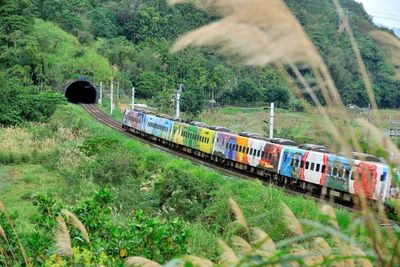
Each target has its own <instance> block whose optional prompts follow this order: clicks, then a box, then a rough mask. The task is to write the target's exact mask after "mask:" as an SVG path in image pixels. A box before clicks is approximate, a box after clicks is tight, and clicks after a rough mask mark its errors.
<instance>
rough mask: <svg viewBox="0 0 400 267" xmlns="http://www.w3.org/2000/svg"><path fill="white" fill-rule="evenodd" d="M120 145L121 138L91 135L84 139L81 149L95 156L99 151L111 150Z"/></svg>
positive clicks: (88, 154)
mask: <svg viewBox="0 0 400 267" xmlns="http://www.w3.org/2000/svg"><path fill="white" fill-rule="evenodd" d="M118 145H119V140H117V139H115V138H109V137H89V138H86V139H85V140H84V141H83V144H82V145H80V146H79V149H80V150H81V151H82V152H83V153H85V155H86V156H89V157H90V156H93V155H95V154H98V153H105V152H109V151H110V150H113V149H115V148H116V147H117V146H118Z"/></svg>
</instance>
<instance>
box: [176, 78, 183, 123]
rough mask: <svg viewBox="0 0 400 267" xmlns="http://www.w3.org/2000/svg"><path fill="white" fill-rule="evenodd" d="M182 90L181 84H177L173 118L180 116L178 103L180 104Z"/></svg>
mask: <svg viewBox="0 0 400 267" xmlns="http://www.w3.org/2000/svg"><path fill="white" fill-rule="evenodd" d="M182 90H183V84H179V89H178V91H177V92H176V108H175V119H179V116H180V104H181V94H182Z"/></svg>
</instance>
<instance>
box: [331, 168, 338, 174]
mask: <svg viewBox="0 0 400 267" xmlns="http://www.w3.org/2000/svg"><path fill="white" fill-rule="evenodd" d="M332 175H333V176H337V175H338V169H337V168H336V167H333V172H332Z"/></svg>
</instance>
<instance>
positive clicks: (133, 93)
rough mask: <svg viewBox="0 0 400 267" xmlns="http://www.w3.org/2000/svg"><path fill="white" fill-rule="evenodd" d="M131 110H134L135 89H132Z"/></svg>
mask: <svg viewBox="0 0 400 267" xmlns="http://www.w3.org/2000/svg"><path fill="white" fill-rule="evenodd" d="M132 109H135V87H132Z"/></svg>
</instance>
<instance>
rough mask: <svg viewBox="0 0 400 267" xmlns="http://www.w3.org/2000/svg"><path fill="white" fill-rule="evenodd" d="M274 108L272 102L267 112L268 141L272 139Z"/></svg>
mask: <svg viewBox="0 0 400 267" xmlns="http://www.w3.org/2000/svg"><path fill="white" fill-rule="evenodd" d="M274 108H275V107H274V102H272V103H271V107H270V111H269V139H274V116H275V114H274V113H275V112H274Z"/></svg>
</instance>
